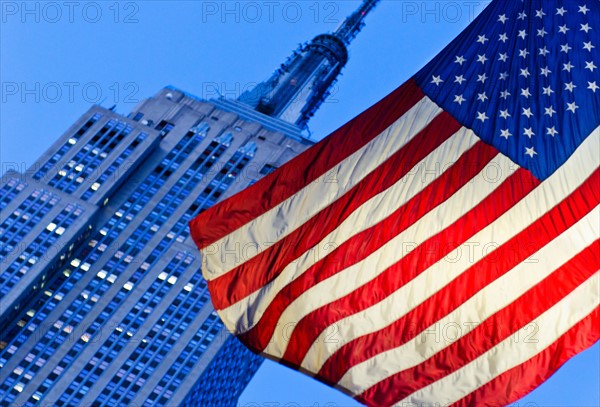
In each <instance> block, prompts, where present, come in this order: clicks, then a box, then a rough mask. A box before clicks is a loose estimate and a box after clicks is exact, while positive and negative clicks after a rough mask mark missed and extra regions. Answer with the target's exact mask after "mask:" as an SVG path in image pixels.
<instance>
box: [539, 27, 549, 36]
mask: <svg viewBox="0 0 600 407" xmlns="http://www.w3.org/2000/svg"><path fill="white" fill-rule="evenodd" d="M546 34H548V33H547V32H546V30H544V29H543V28H542V29H541V30H537V36H538V37H542V38H544V36H545V35H546Z"/></svg>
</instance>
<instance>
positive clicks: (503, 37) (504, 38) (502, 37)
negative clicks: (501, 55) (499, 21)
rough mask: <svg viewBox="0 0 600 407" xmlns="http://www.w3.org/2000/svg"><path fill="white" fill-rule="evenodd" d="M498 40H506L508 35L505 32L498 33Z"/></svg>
mask: <svg viewBox="0 0 600 407" xmlns="http://www.w3.org/2000/svg"><path fill="white" fill-rule="evenodd" d="M498 41H502V42H506V41H508V35H506V33H504V34H500V38H498Z"/></svg>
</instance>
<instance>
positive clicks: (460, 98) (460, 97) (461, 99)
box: [454, 95, 467, 105]
mask: <svg viewBox="0 0 600 407" xmlns="http://www.w3.org/2000/svg"><path fill="white" fill-rule="evenodd" d="M465 100H467V99H465V98H464V97H463V95H454V101H455V102H456V103H458V104H459V105H462V102H464V101H465Z"/></svg>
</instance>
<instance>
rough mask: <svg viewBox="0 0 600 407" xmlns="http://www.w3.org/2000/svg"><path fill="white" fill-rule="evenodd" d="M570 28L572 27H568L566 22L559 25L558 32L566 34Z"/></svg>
mask: <svg viewBox="0 0 600 407" xmlns="http://www.w3.org/2000/svg"><path fill="white" fill-rule="evenodd" d="M569 30H570V28H568V27H567V25H566V24H565V25H561V26H559V27H558V32H559V33H561V34H566V33H567V31H569Z"/></svg>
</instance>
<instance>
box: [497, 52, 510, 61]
mask: <svg viewBox="0 0 600 407" xmlns="http://www.w3.org/2000/svg"><path fill="white" fill-rule="evenodd" d="M507 60H508V54H506V53H504V54H500V55H498V61H502V62H506V61H507Z"/></svg>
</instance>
